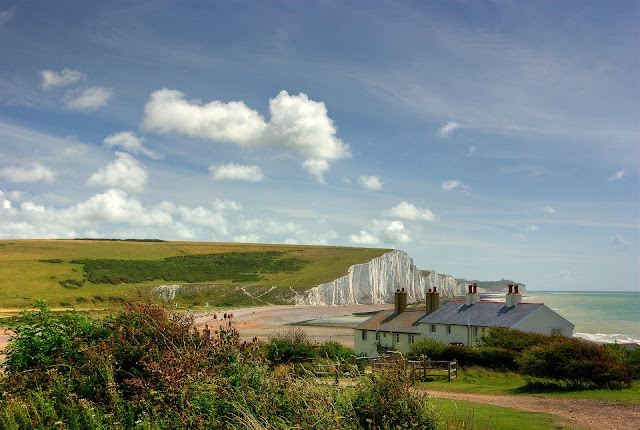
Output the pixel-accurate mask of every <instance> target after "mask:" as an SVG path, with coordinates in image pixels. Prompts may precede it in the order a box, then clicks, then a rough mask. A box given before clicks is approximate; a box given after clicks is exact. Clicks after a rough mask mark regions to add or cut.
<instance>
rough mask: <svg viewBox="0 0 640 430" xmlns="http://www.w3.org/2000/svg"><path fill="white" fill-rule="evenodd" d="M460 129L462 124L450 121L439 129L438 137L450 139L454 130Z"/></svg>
mask: <svg viewBox="0 0 640 430" xmlns="http://www.w3.org/2000/svg"><path fill="white" fill-rule="evenodd" d="M460 127H462V125H461V124H460V123H457V122H455V121H449V122H448V123H446V124H444V125H443V126H442V127H440V128H439V129H438V136H440V137H448V136H449V135H450V134H451V133H453V131H454V130H456V129H458V128H460Z"/></svg>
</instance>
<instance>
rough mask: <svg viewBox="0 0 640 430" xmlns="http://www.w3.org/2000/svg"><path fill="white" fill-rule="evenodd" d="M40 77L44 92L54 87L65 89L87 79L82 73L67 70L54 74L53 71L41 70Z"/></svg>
mask: <svg viewBox="0 0 640 430" xmlns="http://www.w3.org/2000/svg"><path fill="white" fill-rule="evenodd" d="M40 76H41V77H42V88H44V89H45V90H49V89H51V88H55V87H67V86H69V85H72V84H75V83H76V82H80V81H82V80H84V79H87V76H86V75H85V74H84V73H82V72H78V71H77V70H71V69H68V68H64V69H62V72H60V73H57V72H54V71H53V70H42V71H41V72H40Z"/></svg>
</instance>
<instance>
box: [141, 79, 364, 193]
mask: <svg viewBox="0 0 640 430" xmlns="http://www.w3.org/2000/svg"><path fill="white" fill-rule="evenodd" d="M269 113H270V114H271V120H270V121H269V122H266V121H265V119H264V118H263V117H262V116H261V115H260V114H259V113H258V112H257V111H255V110H253V109H251V108H249V107H248V106H247V105H246V104H245V103H244V102H242V101H232V102H228V103H224V102H221V101H219V100H214V101H212V102H209V103H206V104H203V103H202V102H201V101H199V100H187V99H186V98H185V95H184V93H182V92H180V91H176V90H169V89H166V88H163V89H162V90H158V91H155V92H153V93H152V94H151V97H150V99H149V101H148V102H147V104H146V106H145V113H144V118H143V120H142V124H141V125H142V127H143V128H144V129H146V130H150V131H154V132H157V133H169V132H176V133H180V134H184V135H187V136H192V137H199V138H204V139H209V140H212V141H224V142H230V143H235V144H238V145H242V146H252V147H262V148H271V149H276V150H286V151H292V152H295V153H298V154H299V155H301V156H303V157H304V158H305V160H304V162H303V167H304V168H305V169H306V170H307V171H308V172H309V173H310V174H311V176H312V177H314V178H315V179H316V180H317V181H318V182H324V173H325V172H326V171H327V170H328V169H329V162H331V161H335V160H339V159H343V158H348V157H350V156H351V153H350V148H349V145H347V144H345V143H344V142H342V141H341V140H340V139H338V138H337V137H336V133H337V130H336V128H335V126H334V125H333V121H332V120H331V118H329V116H328V112H327V108H326V106H325V104H324V103H322V102H316V101H314V100H310V99H309V97H308V96H307V95H306V94H304V93H300V94H298V95H290V94H289V93H287V92H286V91H284V90H283V91H281V92H280V93H279V94H278V95H277V96H276V97H275V98H272V99H270V100H269Z"/></svg>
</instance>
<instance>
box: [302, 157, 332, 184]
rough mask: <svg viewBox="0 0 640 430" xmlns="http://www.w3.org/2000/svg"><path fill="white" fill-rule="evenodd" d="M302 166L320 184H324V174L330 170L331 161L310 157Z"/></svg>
mask: <svg viewBox="0 0 640 430" xmlns="http://www.w3.org/2000/svg"><path fill="white" fill-rule="evenodd" d="M302 167H303V168H304V169H305V170H306V171H307V172H309V175H310V176H311V177H312V178H313V179H315V180H316V182H318V183H319V184H324V183H325V181H324V174H325V172H326V171H327V170H329V167H330V166H329V162H328V161H327V160H318V159H309V160H304V162H303V163H302Z"/></svg>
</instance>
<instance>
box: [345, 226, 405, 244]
mask: <svg viewBox="0 0 640 430" xmlns="http://www.w3.org/2000/svg"><path fill="white" fill-rule="evenodd" d="M349 239H350V240H351V242H353V243H355V244H358V245H364V244H369V245H374V244H378V243H387V244H396V243H407V242H410V241H411V238H410V237H409V233H408V232H407V230H406V229H405V227H404V224H402V221H398V220H394V221H381V220H373V221H372V223H371V225H370V226H369V227H368V228H367V230H360V232H359V233H358V234H352V235H350V236H349Z"/></svg>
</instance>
